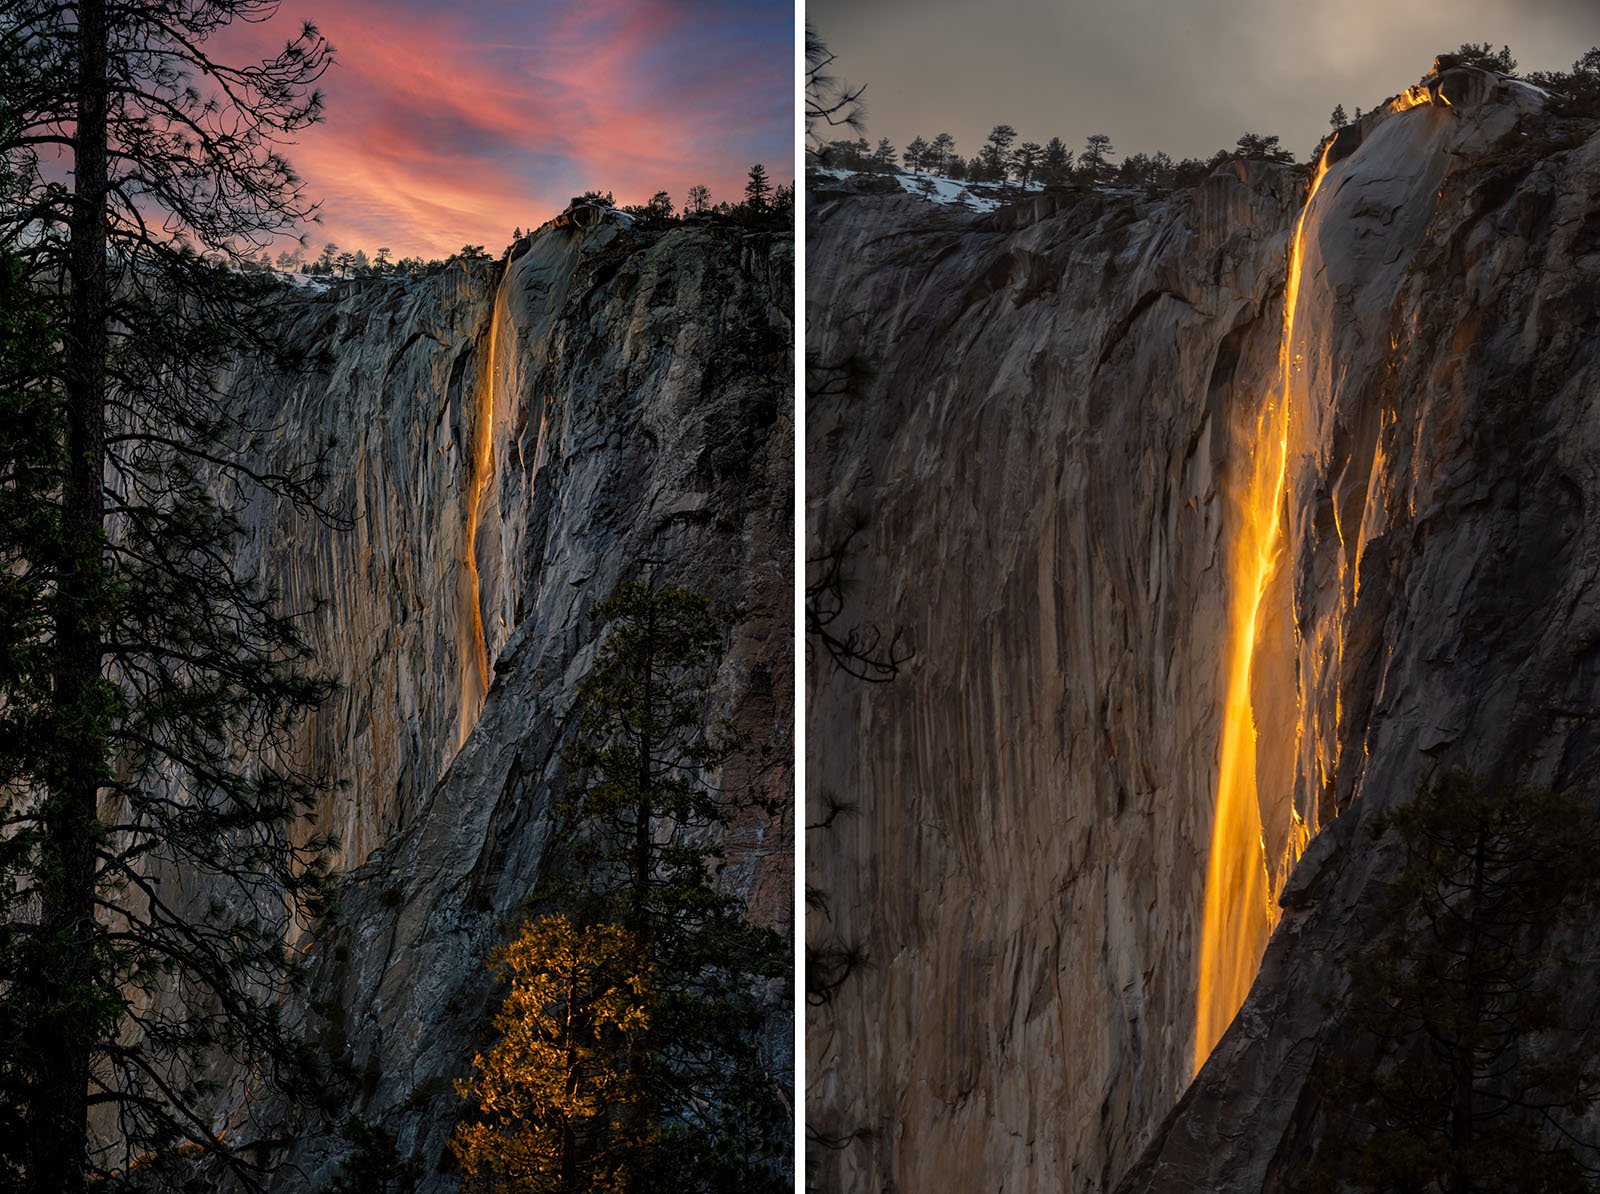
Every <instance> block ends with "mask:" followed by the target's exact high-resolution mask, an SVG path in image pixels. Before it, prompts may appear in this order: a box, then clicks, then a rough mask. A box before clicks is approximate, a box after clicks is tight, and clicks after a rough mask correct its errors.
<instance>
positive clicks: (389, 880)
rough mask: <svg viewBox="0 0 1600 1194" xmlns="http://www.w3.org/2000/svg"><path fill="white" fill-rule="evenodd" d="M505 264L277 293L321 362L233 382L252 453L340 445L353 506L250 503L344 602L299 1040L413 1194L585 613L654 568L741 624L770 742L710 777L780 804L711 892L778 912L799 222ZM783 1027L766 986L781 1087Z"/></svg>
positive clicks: (580, 659)
mask: <svg viewBox="0 0 1600 1194" xmlns="http://www.w3.org/2000/svg"><path fill="white" fill-rule="evenodd" d="M516 253H517V255H516V256H515V257H514V258H513V260H511V262H510V263H509V265H508V266H507V267H506V268H505V269H504V271H503V273H502V270H501V267H500V266H498V265H491V264H489V263H483V264H475V265H470V266H460V265H458V266H455V267H453V268H451V269H449V270H447V271H446V272H445V273H444V274H442V275H440V276H439V277H436V278H432V279H428V280H425V281H417V282H399V281H395V282H390V283H386V284H383V285H377V286H372V287H367V288H363V289H362V290H361V291H360V292H359V293H357V294H354V295H351V296H348V297H345V298H343V299H335V298H334V297H332V296H326V297H323V298H320V299H310V300H304V299H295V300H292V301H291V302H290V303H289V305H288V306H287V308H286V318H288V319H291V320H292V321H293V325H292V328H291V335H292V338H293V340H294V342H296V343H297V344H299V345H302V346H304V347H306V348H307V349H309V350H311V351H312V352H313V353H318V354H323V362H322V365H321V366H320V367H319V368H318V369H317V370H316V371H315V372H313V373H311V374H308V375H300V376H295V377H283V376H276V375H269V374H263V373H261V372H259V371H255V370H246V371H244V372H243V373H242V374H241V375H240V376H239V377H238V378H236V379H235V382H234V389H235V393H236V394H237V395H238V397H239V400H240V401H241V402H242V403H244V404H246V407H247V409H248V410H249V412H250V414H251V416H252V417H254V418H256V419H257V421H258V422H260V423H263V424H266V423H270V424H273V425H274V426H275V428H276V430H275V431H274V433H273V434H272V435H271V436H269V437H267V439H266V440H265V441H264V442H263V443H261V444H260V445H259V450H260V451H261V453H262V456H263V459H265V460H267V461H275V460H279V459H284V460H291V459H293V460H297V459H303V458H304V455H305V453H306V451H307V448H308V445H314V444H317V443H322V442H328V441H331V442H332V444H333V447H332V449H331V457H330V462H331V466H332V467H331V470H330V471H331V477H332V481H333V485H332V490H331V495H330V496H331V504H332V505H333V507H334V508H335V509H336V510H337V511H338V512H339V513H341V514H343V515H346V516H348V517H349V518H350V519H352V520H353V522H352V525H351V527H350V529H348V530H341V529H337V528H328V527H324V526H321V525H320V524H318V523H316V522H315V521H314V520H311V519H310V518H308V517H307V516H305V515H304V514H301V513H299V512H296V511H293V510H289V509H286V508H282V507H280V506H277V505H267V506H263V507H261V508H258V509H257V510H255V511H254V528H255V529H254V539H253V541H252V550H254V551H258V552H260V553H261V556H262V558H263V559H264V560H265V563H266V568H267V570H268V571H269V572H270V573H271V574H272V575H274V576H275V577H276V578H277V579H278V580H279V582H280V583H281V584H283V585H284V587H285V588H286V590H287V592H288V595H289V596H290V598H291V600H294V601H299V602H304V601H306V600H307V599H309V598H310V597H312V596H314V595H315V596H321V597H323V598H325V599H326V604H325V605H324V607H323V608H322V610H321V611H320V613H319V614H318V615H317V618H316V620H315V623H314V626H313V629H312V638H313V641H314V643H315V644H316V646H317V647H318V655H319V660H320V664H321V666H323V667H324V668H325V669H327V670H328V671H330V672H331V673H332V674H333V675H334V676H335V677H337V678H338V679H339V680H340V681H341V682H342V684H343V688H342V691H341V692H340V694H339V695H338V696H337V697H336V698H335V700H334V701H333V702H332V703H331V704H330V705H329V707H328V708H327V709H326V710H325V711H324V712H323V714H322V715H321V716H320V717H319V718H318V720H317V721H316V723H315V725H314V726H313V727H311V729H310V730H309V731H308V733H307V736H306V740H305V743H304V749H305V751H306V753H307V757H308V759H310V760H311V761H314V762H318V763H320V764H321V765H324V766H326V767H327V768H329V770H330V771H331V773H332V774H334V775H336V776H339V777H341V778H342V779H343V780H344V781H345V784H346V786H345V787H344V788H343V790H342V791H340V792H338V793H336V794H334V795H333V796H332V797H331V798H330V799H329V800H328V802H327V803H326V806H325V807H324V808H323V809H321V810H320V813H319V820H320V823H321V826H322V827H324V828H331V829H334V830H337V831H338V832H339V834H340V835H341V837H342V839H343V845H342V855H343V858H342V863H343V865H344V866H345V867H347V868H349V872H350V873H349V876H348V879H347V880H346V882H345V884H344V894H343V897H342V900H341V907H340V912H339V918H340V919H339V923H338V924H337V926H335V927H334V929H333V930H332V931H331V932H330V933H329V934H327V935H326V936H324V937H323V938H321V939H320V940H319V941H318V942H317V944H316V945H315V946H314V947H313V952H312V955H311V956H312V961H313V981H312V986H311V990H310V993H309V1002H310V1005H311V1007H312V1008H314V1009H315V1012H314V1013H313V1014H312V1015H311V1016H310V1018H309V1020H308V1021H307V1023H308V1027H309V1029H310V1030H311V1031H312V1032H313V1033H314V1034H315V1037H316V1039H317V1040H318V1041H319V1043H320V1044H321V1045H322V1046H323V1047H324V1048H325V1049H326V1050H327V1051H328V1053H329V1054H330V1055H331V1056H334V1057H337V1058H340V1059H342V1060H343V1061H344V1062H346V1063H348V1064H349V1065H350V1066H351V1067H352V1068H353V1069H354V1071H355V1072H356V1073H357V1074H358V1075H360V1082H359V1090H358V1091H357V1095H356V1100H355V1102H354V1103H353V1105H351V1106H350V1107H349V1108H348V1109H347V1110H348V1112H349V1113H351V1114H354V1115H358V1116H360V1117H362V1118H364V1119H366V1120H368V1121H370V1122H374V1123H379V1124H381V1125H383V1126H384V1127H386V1128H387V1129H389V1130H390V1131H393V1132H395V1133H396V1134H397V1136H398V1138H399V1145H400V1148H401V1151H402V1154H408V1153H413V1152H414V1153H416V1154H417V1155H418V1156H419V1157H421V1159H422V1160H423V1161H424V1162H425V1164H426V1168H427V1171H428V1176H427V1177H426V1179H425V1180H424V1182H423V1185H422V1189H423V1190H425V1191H442V1190H453V1189H455V1187H456V1181H457V1177H456V1175H455V1174H454V1173H452V1172H449V1169H450V1162H449V1160H448V1157H447V1152H446V1149H445V1141H446V1140H447V1138H448V1136H449V1134H450V1132H451V1130H452V1128H453V1126H454V1123H455V1120H456V1118H457V1116H458V1115H459V1113H460V1110H461V1103H460V1101H459V1100H458V1099H457V1098H456V1096H455V1094H454V1092H453V1090H452V1088H451V1080H452V1079H454V1078H456V1077H458V1076H463V1075H465V1074H466V1073H467V1072H468V1071H469V1069H470V1064H471V1059H472V1055H473V1053H474V1051H475V1050H477V1049H479V1048H482V1047H484V1046H485V1045H486V1044H487V1042H488V1038H489V1035H490V1030H489V1024H488V1021H489V1017H490V1015H491V1014H492V1011H493V1009H494V1008H495V1007H497V1006H498V998H497V996H496V993H495V991H494V989H493V987H492V984H491V981H490V976H489V974H488V973H487V972H486V971H485V969H484V964H483V963H484V957H485V955H486V954H487V953H488V952H489V950H490V949H492V948H493V947H494V946H495V945H496V944H498V943H500V942H501V941H502V940H503V939H504V935H505V933H506V931H507V929H508V928H509V927H510V926H511V925H512V924H513V923H514V922H515V921H516V919H517V917H518V915H519V909H520V907H521V905H522V902H523V900H524V899H525V898H526V897H527V896H528V895H529V894H530V892H531V890H532V888H533V885H534V883H535V881H536V879H537V878H538V875H539V873H540V866H541V852H542V850H543V848H544V843H545V838H546V817H547V810H548V803H549V797H550V794H551V791H552V786H553V785H555V784H557V783H558V782H559V774H558V773H559V768H560V763H559V758H558V753H559V749H560V741H561V718H562V716H563V715H564V713H565V712H566V710H567V708H568V706H569V705H570V703H571V700H572V698H573V695H574V692H575V689H576V686H577V684H578V682H579V681H580V680H581V679H582V677H583V675H584V672H585V670H586V668H587V666H588V663H589V661H590V659H591V658H592V656H593V651H594V646H595V643H596V640H597V635H598V634H599V632H600V630H601V629H602V628H601V627H598V626H596V625H594V624H593V622H592V620H591V619H590V618H589V616H588V611H589V609H590V607H591V606H593V605H594V604H595V603H596V602H598V601H600V600H602V599H604V598H605V597H606V596H608V595H609V594H610V593H611V591H612V590H613V588H614V587H615V586H616V584H617V583H618V582H619V581H621V580H624V579H627V578H630V577H633V576H636V575H638V574H639V571H640V569H641V568H642V567H644V566H645V565H646V564H647V562H651V561H654V562H655V566H654V569H653V573H652V575H653V577H654V578H655V580H656V581H657V582H658V583H660V584H662V585H682V586H685V587H687V588H690V589H692V590H695V591H698V592H702V593H705V594H707V595H708V596H710V597H711V598H712V600H713V602H714V603H715V605H716V606H717V607H718V608H719V609H720V610H723V611H727V612H729V613H732V614H734V615H735V618H734V627H733V629H732V631H731V633H730V636H729V640H728V644H727V648H726V651H725V653H724V655H723V656H722V658H721V660H720V664H719V669H718V672H717V677H716V685H715V696H716V702H717V706H718V709H717V712H718V713H719V714H720V715H725V716H727V717H730V718H732V719H733V721H734V723H735V725H736V726H737V728H738V729H739V731H740V732H741V734H742V736H743V737H744V739H745V741H747V742H748V743H749V744H750V745H751V747H752V749H753V751H754V752H756V753H753V754H752V755H751V757H750V758H749V759H747V760H745V761H744V762H742V763H736V764H730V766H729V767H728V768H726V769H725V770H724V773H723V775H722V776H721V777H720V778H721V781H722V782H723V783H724V784H725V785H726V786H728V787H729V788H731V789H732V790H735V791H744V792H748V793H750V794H752V795H757V796H760V797H763V798H765V799H766V800H768V801H770V802H771V803H772V807H773V808H774V809H775V810H776V811H775V812H772V813H770V814H769V813H768V812H766V811H763V810H761V809H759V808H756V809H752V811H749V812H747V813H741V815H740V817H739V818H738V820H737V822H736V824H735V825H734V826H733V827H732V829H731V831H730V833H731V838H730V841H729V842H728V845H729V848H730V864H729V867H728V870H727V872H726V873H725V879H726V881H727V882H728V883H729V885H730V886H731V887H732V888H733V889H734V890H737V891H738V892H740V893H741V894H743V895H745V896H747V897H748V900H749V906H750V909H751V913H752V916H753V917H754V918H755V919H756V920H758V921H760V922H762V923H765V924H770V925H773V926H776V927H779V928H784V927H785V926H787V925H788V924H789V923H790V919H791V914H792V909H791V904H792V891H793V840H794V839H793V815H792V802H791V800H790V795H789V793H790V785H791V782H792V774H791V771H790V764H789V762H788V755H789V752H790V750H791V741H790V731H789V726H790V725H791V724H792V719H793V699H792V693H791V691H790V684H789V676H790V675H791V668H792V657H793V656H792V639H791V629H790V628H791V618H790V609H791V601H792V597H791V593H792V583H793V580H792V578H793V573H792V547H791V536H792V532H791V528H792V520H791V501H792V496H793V479H792V460H793V450H792V443H793V413H792V411H793V403H792V389H793V385H792V379H793V356H792V347H791V346H792V342H793V339H792V337H793V328H792V318H793V310H792V293H793V242H792V239H791V238H790V237H789V236H787V235H783V236H779V235H771V234H745V233H742V232H740V231H738V230H736V229H734V228H731V227H728V226H725V225H724V226H706V227H701V228H696V229H688V228H684V229H676V230H673V231H670V232H667V233H665V234H660V235H651V234H642V233H632V232H630V231H628V230H627V229H622V228H618V227H617V226H615V225H612V224H600V225H598V226H596V227H594V228H588V229H579V228H556V227H553V226H548V225H547V226H546V228H545V229H544V230H542V231H540V232H539V233H536V234H534V235H533V236H532V237H531V238H529V239H527V240H525V241H522V242H519V243H518V245H517V246H516ZM472 528H475V530H474V531H473V533H472V535H471V543H470V550H469V544H468V535H469V529H472ZM480 628H481V629H480ZM480 633H481V639H480ZM485 679H487V681H488V683H487V685H485V683H484V681H485ZM762 751H768V752H771V755H772V758H771V759H765V760H763V759H760V758H759V752H762ZM773 760H776V761H775V762H774V761H773ZM791 1042H792V1017H791V1014H790V1011H789V1009H788V1008H787V1006H783V1005H780V1004H775V1005H774V1012H773V1022H772V1040H771V1046H772V1050H771V1052H772V1058H773V1065H774V1078H775V1080H781V1081H788V1080H789V1078H790V1077H791V1075H789V1074H788V1073H787V1071H788V1069H789V1068H790V1067H789V1066H788V1063H787V1058H788V1057H789V1056H790V1055H791V1054H790V1050H791V1048H792V1044H791ZM219 1077H221V1078H222V1079H223V1080H224V1081H225V1083H226V1084H227V1087H228V1090H229V1092H230V1100H231V1101H230V1102H229V1103H228V1105H227V1106H225V1107H224V1108H223V1109H222V1110H221V1112H220V1114H222V1115H224V1116H226V1118H227V1121H228V1123H229V1124H230V1126H231V1128H232V1130H234V1131H236V1132H238V1133H247V1132H250V1131H257V1132H264V1131H271V1132H274V1133H282V1132H285V1131H287V1133H288V1135H289V1136H290V1138H291V1139H292V1143H291V1144H290V1146H289V1149H288V1154H287V1161H286V1164H285V1166H284V1167H283V1168H282V1169H281V1170H280V1172H279V1176H278V1178H277V1184H276V1185H275V1186H274V1188H275V1189H282V1190H285V1191H289V1190H293V1191H301V1190H316V1189H319V1188H320V1187H321V1185H322V1184H323V1183H324V1182H326V1181H327V1180H328V1179H329V1178H330V1177H331V1176H332V1173H333V1171H334V1169H335V1168H336V1167H337V1165H338V1163H339V1161H340V1160H341V1159H342V1156H343V1154H344V1153H345V1152H346V1145H344V1144H343V1143H342V1142H341V1141H340V1140H339V1138H338V1134H337V1131H336V1125H334V1124H329V1123H325V1122H320V1121H318V1120H316V1119H314V1118H313V1119H308V1120H301V1121H298V1122H295V1123H291V1124H290V1125H289V1126H288V1127H287V1129H286V1128H285V1127H284V1125H283V1124H282V1122H281V1120H280V1119H279V1118H278V1116H279V1114H280V1113H279V1112H278V1111H277V1110H276V1109H274V1108H272V1107H271V1106H264V1105H258V1104H257V1102H256V1096H255V1094H254V1093H253V1083H252V1081H251V1080H250V1079H249V1078H248V1077H247V1076H241V1075H237V1074H227V1073H224V1074H221V1075H219ZM246 1138H248V1137H246Z"/></svg>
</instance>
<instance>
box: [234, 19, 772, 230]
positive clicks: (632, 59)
mask: <svg viewBox="0 0 1600 1194" xmlns="http://www.w3.org/2000/svg"><path fill="white" fill-rule="evenodd" d="M303 20H312V21H315V22H316V24H317V25H318V26H319V27H320V28H321V30H322V32H323V33H324V34H325V35H326V36H327V37H328V39H329V40H330V41H332V42H333V44H334V46H335V47H337V50H338V54H337V59H338V61H337V65H336V66H335V67H334V68H333V69H332V70H331V71H330V72H329V73H328V75H327V77H326V78H325V80H324V82H323V90H324V92H325V93H326V96H327V119H326V121H325V122H324V123H323V124H321V125H319V126H317V127H315V128H313V129H310V130H308V131H306V132H305V133H303V134H301V135H300V137H299V138H298V143H297V144H295V145H293V146H290V147H288V152H287V156H288V157H289V159H290V161H291V162H292V163H293V164H294V166H295V168H296V169H297V170H298V171H299V172H300V174H301V175H302V176H303V177H304V178H305V180H306V182H307V184H308V192H309V193H310V194H311V195H312V196H314V197H316V198H318V199H320V201H321V203H322V210H321V222H320V223H319V224H318V225H314V226H311V227H309V228H307V229H306V230H305V231H306V233H307V240H308V242H309V248H310V252H311V253H312V254H313V255H314V254H315V252H316V251H317V250H318V249H320V247H321V245H322V244H323V243H324V242H326V241H333V242H335V243H337V244H339V245H340V246H341V247H342V248H348V249H354V248H364V249H366V250H367V252H368V253H371V252H373V251H374V250H376V249H377V248H378V247H380V246H387V247H389V248H390V249H391V250H392V251H393V253H394V255H395V256H405V255H411V254H418V255H423V256H440V255H444V254H447V253H449V252H451V251H453V250H455V249H457V248H459V247H460V246H461V245H462V244H463V243H471V244H484V245H486V246H488V248H489V249H490V251H491V252H493V251H497V250H498V249H499V248H501V247H502V246H504V245H505V244H506V243H507V242H508V241H509V239H510V235H511V231H512V229H513V228H514V227H516V226H518V225H520V226H522V227H524V228H526V227H530V226H535V225H538V224H540V223H542V222H543V221H544V220H546V219H548V218H549V217H550V216H552V215H555V214H556V213H557V212H558V211H560V210H561V208H562V207H564V206H565V205H566V203H567V200H568V199H569V198H571V197H572V196H573V195H576V194H580V193H581V192H583V191H585V190H589V189H596V190H608V191H612V192H613V193H614V194H615V195H616V198H617V201H618V202H619V203H634V202H644V201H645V200H647V199H648V198H649V197H650V195H651V194H652V193H654V192H655V191H657V190H665V191H667V192H669V193H670V194H671V195H672V198H673V202H674V203H676V204H678V205H679V206H681V205H682V203H683V198H684V194H685V192H686V191H687V190H688V188H689V187H690V186H692V185H694V184H696V183H703V184H705V185H706V186H708V187H710V188H711V192H712V196H713V199H729V200H737V199H738V198H739V197H740V192H741V191H742V188H743V183H744V176H745V173H746V171H748V169H749V167H750V165H751V163H752V162H757V161H760V162H763V163H765V165H766V166H767V171H768V174H769V175H770V176H771V177H773V178H774V179H777V180H779V181H788V180H789V178H790V177H791V176H792V172H793V171H792V162H793V139H792V138H793V124H794V121H793V116H792V111H793V83H792V78H793V65H792V64H793V50H792V38H793V27H794V26H793V8H792V5H790V4H788V3H784V2H777V0H716V2H711V3H695V4H690V3H687V2H685V0H559V2H556V0H538V2H530V0H518V2H509V0H502V2H499V3H492V2H491V3H482V2H479V3H463V4H457V5H453V6H447V5H440V4H438V3H430V2H422V0H391V2H389V3H384V2H382V0H287V2H286V3H285V4H284V6H283V9H282V11H281V12H280V13H279V15H278V17H277V18H276V19H275V20H273V21H272V22H270V23H268V24H265V25H261V26H255V27H251V28H248V29H244V30H234V31H230V33H229V42H230V45H229V50H230V52H233V53H238V52H241V51H243V52H249V51H250V50H252V49H253V50H255V51H256V52H258V53H259V52H261V51H262V50H265V49H267V48H268V47H271V46H275V45H277V44H281V42H282V41H283V40H284V39H286V38H287V37H288V36H290V35H291V34H292V33H293V32H294V31H295V30H296V29H297V28H298V25H299V23H300V22H301V21H303Z"/></svg>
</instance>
